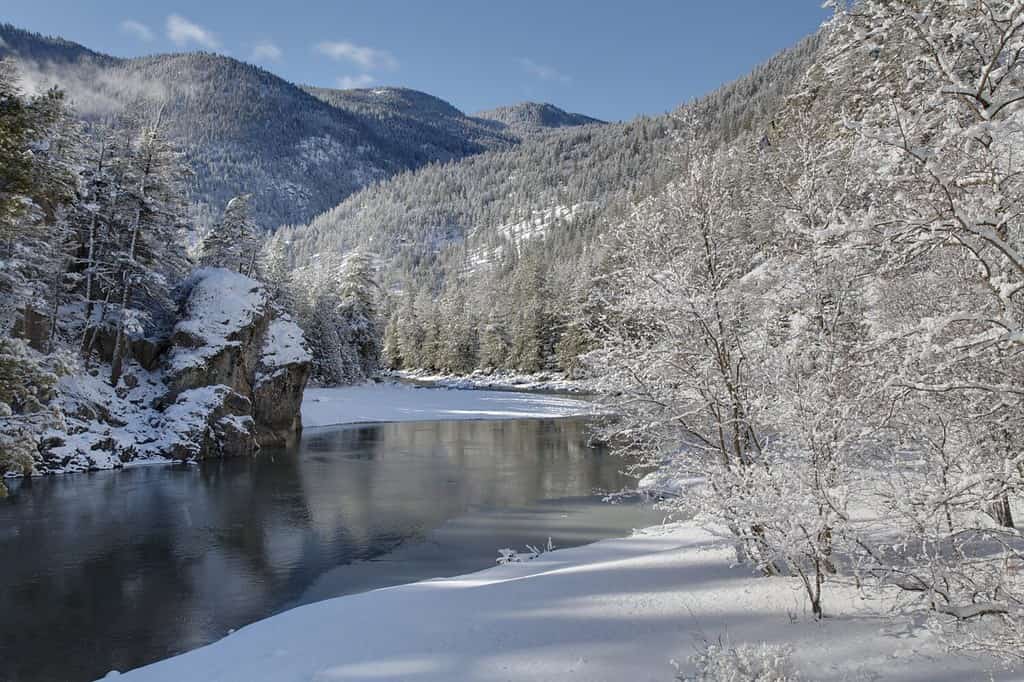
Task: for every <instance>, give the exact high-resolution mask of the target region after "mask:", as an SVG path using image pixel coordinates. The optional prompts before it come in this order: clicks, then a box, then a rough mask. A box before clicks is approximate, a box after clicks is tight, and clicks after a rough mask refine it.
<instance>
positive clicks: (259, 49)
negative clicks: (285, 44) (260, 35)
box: [250, 40, 284, 62]
mask: <svg viewBox="0 0 1024 682" xmlns="http://www.w3.org/2000/svg"><path fill="white" fill-rule="evenodd" d="M283 54H284V52H282V51H281V48H279V47H278V46H277V45H275V44H274V43H272V42H270V41H269V40H264V41H263V42H261V43H256V46H255V47H253V48H252V55H250V58H251V59H252V61H254V62H276V61H278V60H279V59H281V56H282V55H283Z"/></svg>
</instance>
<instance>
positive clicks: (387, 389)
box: [302, 383, 597, 428]
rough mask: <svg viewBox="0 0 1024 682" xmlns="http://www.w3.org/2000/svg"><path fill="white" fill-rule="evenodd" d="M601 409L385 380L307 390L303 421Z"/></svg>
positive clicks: (533, 396) (523, 415) (561, 399)
mask: <svg viewBox="0 0 1024 682" xmlns="http://www.w3.org/2000/svg"><path fill="white" fill-rule="evenodd" d="M596 410H597V408H596V406H594V405H593V404H592V403H588V402H585V401H583V400H579V399H576V398H567V397H565V396H556V395H544V394H540V393H513V392H510V391H473V390H457V389H446V388H422V387H417V386H408V385H405V384H398V383H381V384H363V385H361V386H345V387H341V388H308V389H306V394H305V398H304V399H303V401H302V424H303V426H305V427H306V428H309V427H316V426H333V425H336V424H357V423H364V422H406V421H425V420H461V419H530V418H538V419H539V418H551V417H572V416H578V415H588V414H594V413H595V411H596Z"/></svg>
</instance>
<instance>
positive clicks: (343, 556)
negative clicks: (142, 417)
mask: <svg viewBox="0 0 1024 682" xmlns="http://www.w3.org/2000/svg"><path fill="white" fill-rule="evenodd" d="M621 466H622V462H621V461H620V460H618V459H615V458H613V457H611V456H609V455H607V454H606V453H604V452H603V451H602V450H601V449H599V448H594V447H591V446H589V445H588V444H587V421H586V420H585V419H583V418H568V419H520V420H506V421H434V422H408V423H390V424H372V425H358V426H347V427H330V428H320V429H311V430H307V432H306V433H305V435H304V436H303V438H302V439H301V441H300V442H299V444H298V445H297V446H296V447H295V448H293V449H292V450H290V451H266V450H265V451H263V452H261V453H260V455H259V456H258V457H256V458H254V459H246V460H242V459H237V460H223V461H211V462H204V463H202V464H200V465H173V466H167V465H165V466H143V467H136V468H131V469H126V470H123V471H113V472H111V471H107V472H95V473H90V474H74V475H65V476H56V477H49V478H37V479H21V480H14V481H11V484H12V485H11V488H12V494H11V495H10V496H9V497H8V498H7V499H3V500H0V557H2V560H0V679H3V680H8V681H10V682H28V681H35V680H47V681H50V680H68V681H70V682H75V681H77V680H89V679H94V678H96V677H99V676H102V675H103V674H105V673H106V672H107V671H110V670H121V671H124V670H129V669H131V668H135V667H138V666H140V665H143V664H146V663H149V662H152V661H155V660H158V659H161V658H165V657H167V656H171V655H174V654H176V653H180V652H183V651H187V650H189V649H192V648H195V647H198V646H202V645H203V644H207V643H209V642H211V641H214V640H216V639H218V638H220V637H223V636H224V635H225V634H227V632H228V631H229V630H231V629H233V628H238V627H241V626H243V625H245V624H247V623H250V622H252V621H254V620H257V619H260V618H264V617H266V616H269V615H272V614H274V613H277V612H279V611H281V610H284V609H286V608H289V607H292V606H296V605H299V604H302V603H307V602H310V601H316V600H320V599H325V598H329V597H333V596H338V595H342V594H351V593H355V592H361V591H365V590H368V589H374V588H378V587H385V586H388V585H396V584H401V583H404V582H409V581H414V580H421V579H426V578H431V577H440V576H450V575H458V574H461V573H466V572H470V571H475V570H479V569H482V568H486V567H488V566H491V565H493V564H494V561H495V558H496V556H497V550H498V549H499V548H501V547H512V548H516V549H522V548H523V546H524V545H525V544H527V543H530V544H534V545H543V544H544V543H545V542H546V541H547V539H548V537H549V536H550V537H551V539H552V541H553V542H554V544H555V545H556V546H561V547H568V546H573V545H578V544H583V543H587V542H592V541H595V540H598V539H601V538H605V537H613V536H620V535H624V534H628V532H629V531H630V529H632V528H638V527H642V526H647V525H651V524H652V523H657V522H658V521H659V520H660V516H659V515H657V514H656V513H655V512H653V511H651V510H650V509H648V508H645V507H642V506H641V505H639V504H635V503H634V504H619V505H609V504H606V503H602V502H601V501H600V497H599V496H596V495H595V494H594V491H595V490H618V489H621V488H622V487H624V486H627V485H629V480H628V479H627V478H626V477H625V476H623V475H622V474H621V473H620V471H619V470H620V468H621Z"/></svg>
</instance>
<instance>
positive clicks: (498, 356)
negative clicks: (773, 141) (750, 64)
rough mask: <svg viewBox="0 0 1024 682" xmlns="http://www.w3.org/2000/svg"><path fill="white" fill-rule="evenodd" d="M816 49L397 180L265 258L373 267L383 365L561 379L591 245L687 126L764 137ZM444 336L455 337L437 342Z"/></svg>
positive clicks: (293, 230)
mask: <svg viewBox="0 0 1024 682" xmlns="http://www.w3.org/2000/svg"><path fill="white" fill-rule="evenodd" d="M819 41H820V38H819V37H818V36H811V37H809V38H807V39H805V40H804V41H802V42H801V43H800V44H798V45H797V46H795V47H794V48H792V49H790V50H787V51H786V52H784V53H782V54H780V55H779V56H777V57H775V58H773V59H772V60H770V61H769V62H767V63H765V64H764V65H762V66H760V67H758V68H757V69H755V70H754V71H753V72H752V73H751V74H750V75H748V76H746V77H744V78H741V79H739V80H737V81H736V82H734V83H731V84H728V85H726V86H723V87H722V88H720V89H719V90H717V91H715V92H714V93H711V94H710V95H708V96H707V97H705V98H702V99H701V100H698V101H696V102H693V103H690V104H687V105H684V106H683V107H681V108H680V109H678V110H677V111H675V112H673V113H671V114H667V115H663V116H659V117H653V118H648V117H643V118H638V119H636V120H634V121H631V122H628V123H614V124H602V125H597V124H593V125H584V126H575V127H572V128H567V129H552V130H549V131H548V132H546V133H545V134H543V135H541V136H534V137H528V138H527V139H526V140H525V141H524V142H523V143H522V144H520V145H519V146H516V147H514V148H510V149H507V150H499V151H492V152H488V153H485V154H481V155H478V156H474V157H470V158H467V159H463V160H461V161H457V162H451V163H446V164H435V165H431V166H428V167H426V168H422V169H420V170H418V171H415V172H410V173H403V174H401V175H398V176H396V177H394V178H391V179H390V180H388V181H386V182H381V183H377V184H375V185H373V186H370V187H367V188H366V189H364V190H362V191H360V192H358V193H356V194H354V195H352V196H351V197H349V198H348V199H346V200H345V201H344V202H342V203H341V204H340V205H338V206H337V207H335V208H333V209H331V210H330V211H328V212H326V213H324V214H323V215H320V216H318V217H317V218H316V219H315V220H313V221H312V222H311V223H310V224H308V225H300V226H291V227H285V228H282V229H281V230H279V231H278V233H277V234H276V235H275V237H274V239H273V240H272V243H271V248H272V249H274V250H277V251H279V252H281V253H282V257H283V258H285V259H286V260H287V261H288V262H290V263H291V265H292V266H293V267H295V268H297V269H298V274H299V276H300V278H301V277H304V276H305V277H310V278H313V279H317V278H318V277H321V276H322V274H323V273H325V272H329V271H332V270H333V269H334V268H336V267H337V263H338V259H339V258H341V257H343V256H344V255H345V254H346V253H348V252H351V251H353V250H363V251H368V252H371V253H373V254H376V255H377V256H378V257H379V260H380V263H381V266H382V273H381V279H382V281H383V284H384V289H385V290H386V291H387V292H389V296H390V300H389V301H388V302H387V304H386V305H388V306H389V311H388V317H389V318H390V323H389V330H390V338H389V339H387V343H386V346H387V348H386V350H388V351H389V353H390V358H389V362H390V363H391V364H392V365H393V366H402V367H427V368H432V369H446V370H451V371H466V370H470V369H473V368H476V367H481V368H487V367H503V366H504V367H509V368H513V369H525V370H537V369H543V368H546V367H555V366H558V367H560V368H562V369H567V368H568V366H569V365H571V364H572V363H573V358H574V357H575V356H576V355H577V354H578V352H579V351H582V350H584V348H582V347H574V348H568V347H567V348H565V349H564V352H563V353H562V354H561V356H562V359H558V357H556V356H558V355H559V352H558V350H557V348H558V347H559V343H560V342H561V341H562V339H563V337H566V336H567V333H566V332H567V330H568V329H570V328H571V327H572V324H573V322H572V320H573V317H574V316H575V315H577V314H578V312H579V308H580V305H581V298H585V297H586V290H587V286H588V283H589V281H590V277H591V276H592V273H593V271H594V268H595V266H596V265H597V264H598V263H600V261H601V260H602V259H604V258H605V254H604V253H603V252H602V250H601V249H600V248H599V245H598V240H599V237H600V236H601V235H602V234H604V233H605V232H606V231H607V230H608V228H609V226H612V225H615V224H617V223H619V222H621V220H622V219H623V217H624V216H626V215H628V213H629V212H630V211H631V210H632V206H633V205H634V204H635V203H636V202H638V201H639V200H641V199H643V198H644V197H646V196H649V195H652V194H654V193H656V192H658V191H659V190H660V189H662V188H663V187H665V186H666V185H667V184H668V182H670V181H671V180H672V178H673V177H674V175H675V173H676V172H677V170H676V164H677V162H678V155H674V154H672V153H671V152H672V150H673V149H675V148H676V147H677V146H678V144H679V140H678V137H679V136H678V131H679V130H681V129H684V128H685V129H687V130H691V131H692V130H693V129H694V125H695V126H696V129H699V130H700V131H701V133H700V134H701V135H702V136H703V137H705V138H706V139H707V140H708V141H709V142H710V143H711V144H714V145H717V144H721V143H722V142H723V141H727V140H733V139H735V138H737V137H738V136H741V135H744V134H754V135H758V136H762V135H765V134H766V131H770V129H771V120H772V116H773V114H774V112H775V111H777V110H778V109H779V108H780V107H781V106H782V104H783V101H784V97H785V95H786V94H787V92H788V91H789V89H790V88H791V87H792V86H793V84H794V83H795V82H796V81H797V79H798V78H799V77H800V76H801V75H802V74H803V73H804V72H805V71H806V69H807V67H808V66H809V64H810V63H811V61H812V59H813V57H814V55H815V53H816V51H817V49H818V45H819ZM514 110H515V108H511V109H506V110H504V111H505V112H510V111H514ZM563 113H564V112H563ZM502 116H505V114H502ZM508 120H510V121H515V120H517V119H516V118H515V116H514V115H509V116H508ZM694 121H696V123H695V124H694V123H693V122H694ZM524 315H528V316H530V317H531V320H529V321H527V320H525V319H523V316H524ZM439 318H443V320H444V325H443V326H444V329H443V330H442V329H438V328H437V327H438V325H439V323H438V322H437V320H438V319H439ZM403 330H404V331H403ZM442 334H450V335H453V336H452V337H451V338H448V339H445V340H439V339H438V338H435V337H439V335H442ZM487 335H491V336H493V337H494V338H493V339H491V341H493V346H494V347H493V348H492V349H491V350H490V351H489V350H488V346H489V345H492V344H491V343H490V342H489V341H488V340H487V339H486V338H485V337H486V336H487ZM403 337H404V339H405V340H404V341H401V340H400V339H401V338H403ZM524 337H528V339H526V338H524ZM541 337H543V338H541ZM517 339H519V340H517ZM524 344H525V345H524ZM403 345H404V346H405V347H406V351H405V353H404V355H405V357H403V353H402V352H400V351H399V350H398V348H399V347H400V346H403ZM517 345H518V346H519V350H518V351H517V350H515V348H516V346H517ZM527 346H528V347H529V349H527ZM455 348H457V350H453V349H455ZM492 351H493V352H492Z"/></svg>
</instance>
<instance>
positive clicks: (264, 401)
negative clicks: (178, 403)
mask: <svg viewBox="0 0 1024 682" xmlns="http://www.w3.org/2000/svg"><path fill="white" fill-rule="evenodd" d="M170 343H171V345H170V350H169V352H168V353H167V355H166V360H165V373H166V376H167V382H168V393H167V396H166V398H165V400H167V401H170V400H175V399H177V397H178V396H180V395H181V394H182V393H183V392H186V391H190V390H194V389H197V388H200V387H203V386H211V385H223V386H227V387H228V388H230V389H231V391H233V392H234V393H236V394H238V395H240V396H243V397H245V398H246V399H247V400H248V401H249V403H250V406H251V407H250V410H249V412H248V413H246V416H249V417H251V418H252V428H253V436H254V438H255V440H256V442H257V443H258V444H259V445H260V446H280V445H284V444H287V443H289V442H291V441H292V440H293V439H294V438H295V437H296V436H297V435H298V434H299V432H300V431H301V429H302V418H301V407H302V394H303V392H304V390H305V387H306V382H307V381H308V379H309V375H310V369H311V360H312V358H311V357H310V355H309V353H308V351H307V350H306V348H305V341H304V339H303V337H302V331H301V330H300V329H299V327H298V325H296V324H295V323H294V322H293V321H292V320H291V319H289V318H288V317H287V315H284V314H283V313H281V312H280V311H279V310H277V309H276V307H275V306H274V305H273V304H272V302H271V301H270V300H269V297H268V295H267V292H266V289H265V288H264V287H263V286H262V285H261V284H260V283H259V282H257V281H255V280H253V279H251V278H249V277H245V276H244V275H240V274H238V273H236V272H232V271H230V270H224V269H220V268H204V269H202V270H199V271H198V272H197V273H195V275H193V277H192V281H191V287H190V288H189V291H188V295H187V297H186V301H185V304H184V306H183V317H182V319H180V320H179V321H178V323H177V324H176V325H175V327H174V331H173V333H172V335H171V340H170ZM239 416H241V415H239ZM225 428H226V427H225ZM231 428H241V427H240V426H239V425H237V424H235V425H233V426H232V427H231Z"/></svg>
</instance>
